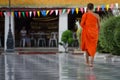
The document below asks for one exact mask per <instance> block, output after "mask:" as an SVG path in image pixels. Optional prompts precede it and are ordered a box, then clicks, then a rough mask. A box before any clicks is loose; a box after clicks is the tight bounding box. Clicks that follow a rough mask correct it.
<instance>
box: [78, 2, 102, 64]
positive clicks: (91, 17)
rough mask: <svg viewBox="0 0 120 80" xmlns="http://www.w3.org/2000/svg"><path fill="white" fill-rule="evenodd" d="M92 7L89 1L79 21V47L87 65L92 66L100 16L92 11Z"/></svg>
mask: <svg viewBox="0 0 120 80" xmlns="http://www.w3.org/2000/svg"><path fill="white" fill-rule="evenodd" d="M93 9H94V5H93V4H92V3H89V4H88V5H87V12H86V13H84V14H83V16H82V19H81V23H80V25H81V27H82V32H81V45H80V47H81V49H82V51H85V52H86V64H87V65H89V66H93V62H94V56H95V53H96V48H97V42H98V35H99V30H100V18H99V15H98V14H96V13H94V12H93ZM89 57H90V58H91V59H90V60H89Z"/></svg>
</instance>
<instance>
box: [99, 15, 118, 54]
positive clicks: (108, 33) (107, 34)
mask: <svg viewBox="0 0 120 80" xmlns="http://www.w3.org/2000/svg"><path fill="white" fill-rule="evenodd" d="M119 22H120V16H118V17H115V16H111V15H110V16H107V17H105V18H103V19H102V21H101V29H100V36H99V44H98V51H100V52H101V51H102V52H109V53H112V54H115V55H120V32H119V31H120V23H119ZM101 49H102V50H101ZM116 53H117V54H116Z"/></svg>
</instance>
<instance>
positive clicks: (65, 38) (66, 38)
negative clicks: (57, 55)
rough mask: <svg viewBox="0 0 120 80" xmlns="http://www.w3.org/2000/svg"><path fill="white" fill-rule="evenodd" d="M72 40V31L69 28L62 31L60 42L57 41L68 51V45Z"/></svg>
mask: <svg viewBox="0 0 120 80" xmlns="http://www.w3.org/2000/svg"><path fill="white" fill-rule="evenodd" d="M73 42H74V39H73V32H72V31H71V30H65V31H64V32H63V33H62V37H61V42H59V44H60V45H62V46H63V47H64V49H65V52H68V45H72V43H73Z"/></svg>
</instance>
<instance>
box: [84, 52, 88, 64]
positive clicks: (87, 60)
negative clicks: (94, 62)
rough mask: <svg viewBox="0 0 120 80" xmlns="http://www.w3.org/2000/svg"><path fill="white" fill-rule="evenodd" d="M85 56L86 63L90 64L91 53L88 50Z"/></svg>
mask: <svg viewBox="0 0 120 80" xmlns="http://www.w3.org/2000/svg"><path fill="white" fill-rule="evenodd" d="M85 56H86V64H87V65H89V54H88V52H86V55H85Z"/></svg>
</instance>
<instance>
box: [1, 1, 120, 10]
mask: <svg viewBox="0 0 120 80" xmlns="http://www.w3.org/2000/svg"><path fill="white" fill-rule="evenodd" d="M10 2H11V7H32V8H35V7H38V8H42V7H81V6H82V7H83V6H86V4H87V3H89V2H92V3H94V4H95V5H106V4H115V3H119V4H120V0H10ZM8 6H9V0H0V7H8Z"/></svg>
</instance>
